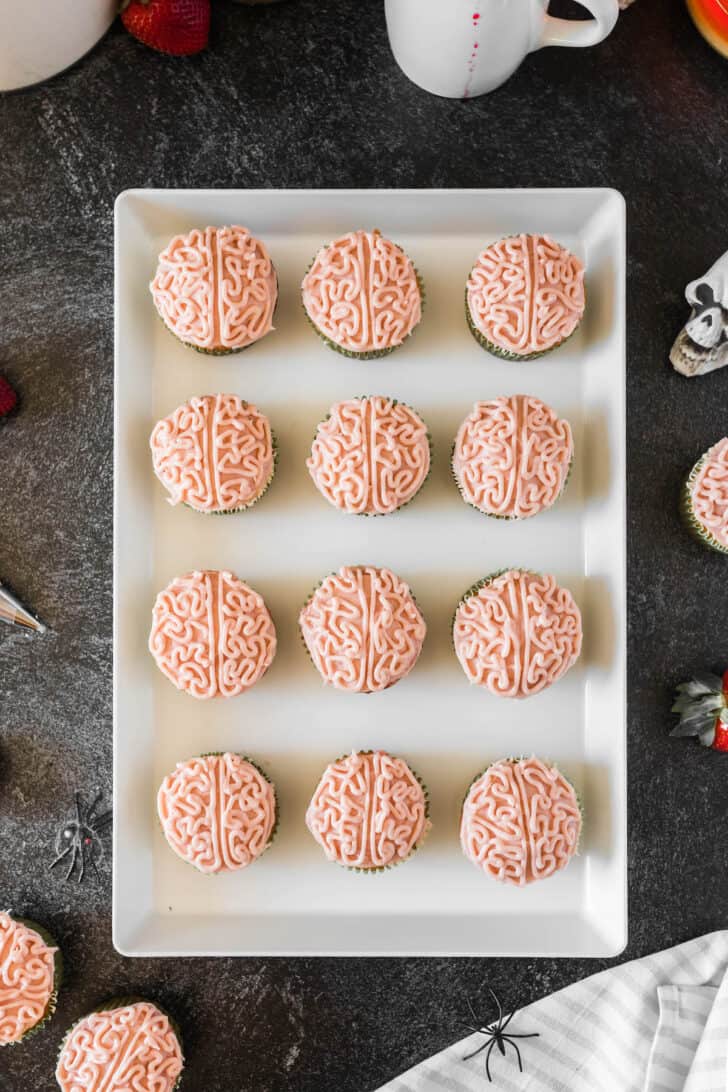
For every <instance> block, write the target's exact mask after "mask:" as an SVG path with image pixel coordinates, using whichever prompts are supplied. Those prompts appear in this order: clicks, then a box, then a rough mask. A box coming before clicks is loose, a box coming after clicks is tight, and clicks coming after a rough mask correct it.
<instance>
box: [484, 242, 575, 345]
mask: <svg viewBox="0 0 728 1092" xmlns="http://www.w3.org/2000/svg"><path fill="white" fill-rule="evenodd" d="M467 300H468V311H469V314H470V318H471V321H472V322H473V325H474V326H475V328H476V329H477V330H478V331H479V332H480V334H482V336H483V337H484V338H486V340H487V341H489V342H491V344H493V345H495V346H496V347H497V348H499V349H502V350H503V351H505V352H507V353H514V354H515V355H517V356H527V355H530V354H532V353H542V352H546V351H547V350H548V349H552V348H554V346H556V345H558V344H560V342H562V341H564V340H565V339H566V338H567V337H569V336H570V335H571V334H572V333H573V332H574V330H575V329H576V327H577V326H578V324H579V322H580V320H581V318H582V315H583V314H584V266H583V265H582V263H581V262H580V261H579V259H578V258H576V257H575V256H574V255H573V254H571V253H570V252H569V251H568V250H565V249H564V248H563V247H561V246H559V244H558V243H555V242H554V241H553V239H550V238H549V237H548V236H547V235H514V236H512V237H511V238H509V239H503V240H501V241H500V242H498V243H493V245H492V246H489V247H488V248H487V250H484V251H483V253H482V254H481V255H480V256H479V258H478V260H477V262H476V263H475V266H474V267H473V269H472V271H471V273H470V278H469V280H468V286H467Z"/></svg>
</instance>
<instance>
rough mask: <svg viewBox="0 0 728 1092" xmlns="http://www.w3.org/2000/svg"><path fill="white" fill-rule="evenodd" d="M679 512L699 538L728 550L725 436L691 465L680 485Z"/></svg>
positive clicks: (724, 551)
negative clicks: (680, 500) (681, 493)
mask: <svg viewBox="0 0 728 1092" xmlns="http://www.w3.org/2000/svg"><path fill="white" fill-rule="evenodd" d="M682 512H683V516H684V518H685V520H686V522H687V525H688V527H689V528H690V530H691V531H692V532H693V534H694V535H695V536H696V537H697V538H699V539H700V541H701V542H703V543H705V545H706V546H710V548H711V549H712V550H716V551H718V553H721V554H728V437H724V438H723V439H722V440H719V441H718V443H717V444H714V445H713V447H711V448H710V450H709V451H707V452H706V453H705V455H703V457H702V459H700V460H699V461H698V462H697V463H696V464H695V466H694V467H693V469H692V471H691V472H690V476H689V478H688V480H687V481H686V483H685V486H684V488H683V496H682Z"/></svg>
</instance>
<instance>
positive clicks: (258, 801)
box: [157, 753, 276, 873]
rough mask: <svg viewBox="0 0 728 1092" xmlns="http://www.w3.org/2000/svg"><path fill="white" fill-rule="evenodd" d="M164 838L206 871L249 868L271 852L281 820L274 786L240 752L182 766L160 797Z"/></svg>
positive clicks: (199, 759)
mask: <svg viewBox="0 0 728 1092" xmlns="http://www.w3.org/2000/svg"><path fill="white" fill-rule="evenodd" d="M157 811H158V813H159V821H160V822H161V824H162V829H163V830H164V835H165V837H166V839H167V841H168V842H169V844H170V846H171V847H172V849H173V850H174V851H175V853H176V854H177V855H178V856H180V857H181V858H182V859H183V860H184V861H188V862H189V863H190V864H192V865H194V866H195V868H198V869H199V870H200V872H208V873H211V872H232V871H234V870H236V869H238V868H245V867H246V866H247V865H249V864H252V862H253V861H254V860H255V859H256V857H259V856H260V855H261V853H262V852H263V850H264V849H266V848H267V846H268V844H269V842H270V839H271V834H272V832H273V827H274V825H275V818H276V797H275V790H274V788H273V786H272V785H271V783H270V782H269V781H267V780H266V779H265V777H263V775H262V774H261V773H260V772H259V771H258V770H257V769H256V768H255V766H253V765H252V763H250V762H247V761H246V760H245V759H244V758H241V757H240V755H237V754H231V753H228V754H224V755H202V756H201V757H200V758H192V759H190V760H189V762H179V763H178V764H177V767H176V769H175V770H174V772H173V773H171V774H169V776H168V777H165V779H164V781H163V782H162V784H161V786H160V788H159V793H158V795H157Z"/></svg>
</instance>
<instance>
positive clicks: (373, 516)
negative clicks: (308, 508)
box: [311, 394, 433, 519]
mask: <svg viewBox="0 0 728 1092" xmlns="http://www.w3.org/2000/svg"><path fill="white" fill-rule="evenodd" d="M386 397H387V395H386V394H380V395H371V394H357V395H355V396H354V399H353V401H363V400H364V399H365V398H386ZM391 402H392V405H393V406H405V407H406V408H407V409H408V410H411V411H412V413H415V414H417V416H418V417H419V419H420V421H422V423H423V425H424V426H425V428H426V429H427V433H426V436H427V447H428V450H429V453H430V462H429V466H428V468H427V473H426V474H425V476H424V478H423V479H422V481H421V482H420V485H419V487H418V489H417V492H416V493H413V494H412V496H411V497H410V499H409V500H406V501H405V502H404V504H399V505H397V507H396V508H393V509H392V511H391V512H347V511H346V509H345V508H339V506H338V504H332V503H331V501H329V499H328V497H324V498H323V499H324V500H325V501H326V502H327V503H328V504H329V505H330V507H331V508H335V509H336V510H337V511H338V512H343V513H344V515H345V516H352V515H353V516H360V517H364V518H365V519H378V518H380V517H385V516H393V515H395V514H396V513H397V512H401V511H402V509H403V508H407V507H408V506H409V505H410V504H412V502H413V501H414V500H416V499H417V497H419V495H420V493H421V492H422V490H423V489H424V488H425V486H426V485H427V483H428V481H429V480H430V478H431V476H432V459H433V445H432V435H431V433H430V430H429V428H427V422H426V421H425V419H424V417H423V416H422V414H421V413H420V412H419V410H416V409H415V408H414V406H410V404H409V403H408V402H403V401H402V400H401V399H399V398H392V399H391ZM330 419H331V414H330V413H327V414H326V416H325V417H324V418H323V419H322V420H321V421H319V423H318V425H317V426H316V432H315V433H314V437H313V440H312V441H311V446H313V444H314V443H315V441H316V437H317V436H318V430H319V428H320V427H321V425H323V424H325V422H326V421H329V420H330ZM312 480H313V479H312ZM313 484H314V486H316V483H315V482H314V483H313ZM316 489H317V492H319V494H320V495H321V496H322V497H323V493H321V491H320V490H319V489H318V487H316Z"/></svg>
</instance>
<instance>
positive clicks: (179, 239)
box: [150, 226, 278, 350]
mask: <svg viewBox="0 0 728 1092" xmlns="http://www.w3.org/2000/svg"><path fill="white" fill-rule="evenodd" d="M150 289H151V293H152V298H153V299H154V304H155V306H156V308H157V311H158V312H159V314H160V316H161V317H162V319H163V321H164V322H165V324H166V325H167V326H168V327H169V329H170V330H171V331H172V333H173V334H174V335H175V336H176V337H178V338H179V339H180V340H181V341H184V342H186V343H187V344H189V345H196V346H197V348H199V349H208V350H214V349H244V348H245V347H246V346H247V345H251V344H252V343H253V342H254V341H258V340H259V339H260V338H262V337H264V336H265V335H266V334H268V333H270V331H271V330H272V329H273V324H272V319H273V311H274V309H275V305H276V299H277V297H278V286H277V281H276V274H275V269H274V268H273V263H272V262H271V260H270V256H269V254H268V251H267V250H266V248H265V246H264V245H263V243H261V241H260V240H259V239H256V238H255V237H254V236H253V235H251V234H250V232H249V231H248V229H247V228H244V227H238V226H234V227H220V228H215V227H207V228H205V229H204V230H200V229H199V228H196V229H195V230H194V231H191V232H190V233H189V234H188V235H176V236H175V237H174V239H172V240H171V241H170V242H169V243H168V245H167V247H166V249H165V250H163V251H162V253H161V254H160V255H159V265H158V266H157V273H156V276H155V278H154V280H153V281H152V283H151V285H150Z"/></svg>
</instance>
